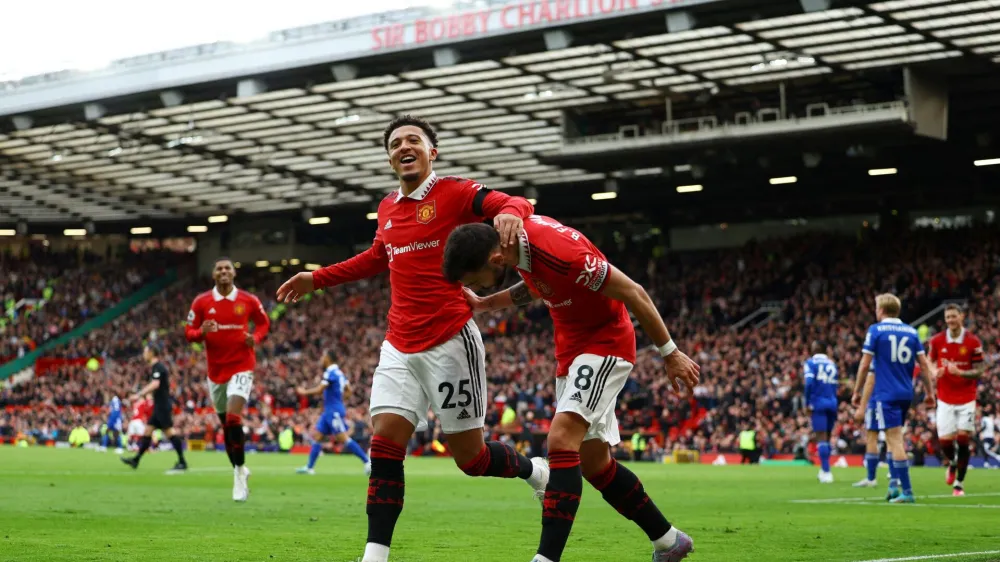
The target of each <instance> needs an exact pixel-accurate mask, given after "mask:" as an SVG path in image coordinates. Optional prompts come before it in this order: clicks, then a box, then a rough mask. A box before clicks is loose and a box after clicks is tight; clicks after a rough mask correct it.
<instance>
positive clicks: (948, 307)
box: [944, 302, 965, 314]
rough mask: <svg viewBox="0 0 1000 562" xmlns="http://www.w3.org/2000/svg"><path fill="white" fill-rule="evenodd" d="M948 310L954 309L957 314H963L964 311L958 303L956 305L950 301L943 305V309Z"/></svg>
mask: <svg viewBox="0 0 1000 562" xmlns="http://www.w3.org/2000/svg"><path fill="white" fill-rule="evenodd" d="M949 310H954V311H955V312H957V313H959V314H965V311H964V310H962V307H961V306H960V305H958V304H957V303H953V302H950V303H948V304H946V305H945V307H944V311H945V312H948V311H949Z"/></svg>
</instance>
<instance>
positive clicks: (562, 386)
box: [444, 215, 699, 562]
mask: <svg viewBox="0 0 1000 562" xmlns="http://www.w3.org/2000/svg"><path fill="white" fill-rule="evenodd" d="M507 267H513V268H515V270H516V271H517V273H519V274H520V276H521V277H522V279H523V281H522V282H521V283H518V284H516V285H514V286H513V287H511V288H510V289H507V290H505V291H501V292H499V293H495V294H493V295H490V296H488V297H485V298H479V297H477V296H476V295H475V293H473V292H472V291H476V290H479V289H484V288H492V287H496V286H497V285H499V284H500V283H501V282H502V281H503V279H504V273H505V270H506V268H507ZM444 274H445V277H446V278H447V279H448V280H449V281H460V282H461V283H462V284H464V285H465V286H466V287H468V288H469V289H470V290H467V292H466V298H468V299H469V302H470V304H472V306H473V308H474V309H475V310H477V311H490V310H499V309H503V308H507V307H510V306H520V305H525V304H528V303H530V302H531V301H533V300H535V299H536V298H541V299H543V301H544V302H545V304H546V305H547V306H548V307H549V309H550V313H551V316H552V322H553V325H554V329H555V354H556V360H557V362H558V367H557V369H558V370H557V372H556V373H555V375H556V395H557V407H556V415H555V417H554V418H553V419H552V425H551V428H550V429H549V436H548V451H549V469H550V471H551V472H550V476H549V484H548V486H546V488H545V501H544V502H543V507H542V536H541V540H540V543H539V546H538V554H537V555H536V556H535V558H534V559H533V562H557V561H558V560H559V559H560V557H561V556H562V554H563V550H564V549H565V547H566V540H567V539H568V538H569V534H570V529H571V528H572V526H573V519H574V517H575V516H576V511H577V508H578V507H579V506H580V495H581V493H582V491H583V478H586V479H587V481H588V482H590V484H591V485H592V486H593V487H594V488H595V489H597V490H598V491H600V492H601V495H603V496H604V499H605V501H607V502H608V503H609V504H611V506H612V507H614V508H615V509H616V510H617V511H618V512H619V513H621V514H622V515H624V516H625V517H626V518H628V519H629V520H631V521H633V522H635V523H636V524H637V525H638V526H639V527H640V528H641V529H642V530H643V531H644V532H645V533H646V536H648V537H649V540H651V541H652V542H653V549H654V550H653V560H654V562H668V561H675V560H681V559H682V558H684V557H686V556H687V555H688V553H690V552H691V551H693V550H694V545H693V543H692V541H691V538H690V537H688V536H687V535H686V534H684V533H683V532H681V531H679V530H677V528H675V527H673V526H671V525H670V523H669V522H667V520H666V518H664V516H663V514H662V513H660V510H659V509H658V508H657V507H656V505H655V504H654V503H653V502H652V500H650V498H649V496H648V495H646V492H645V490H644V488H643V486H642V482H640V481H639V479H638V478H637V477H636V476H635V474H633V473H632V471H630V470H629V469H628V468H626V467H624V466H622V465H619V464H618V463H617V461H615V460H614V458H613V457H612V456H611V451H610V446H611V445H617V444H618V443H619V442H620V441H621V438H620V437H619V435H618V420H617V418H616V417H615V403H616V400H617V397H618V394H619V393H620V392H621V390H622V388H624V386H625V383H626V381H627V380H628V376H629V373H631V372H632V367H633V365H634V363H635V331H634V329H633V328H632V321H631V319H630V318H629V310H631V311H632V312H633V313H634V314H635V316H636V318H638V320H639V323H640V324H641V325H642V328H643V330H645V331H646V333H647V334H648V335H649V337H650V338H651V339H652V340H653V342H654V343H655V344H656V346H657V347H658V348H659V350H660V354H661V355H662V356H663V357H664V362H665V367H666V374H667V378H668V379H670V382H671V383H672V384H673V386H674V388H675V389H676V390H677V391H680V390H681V384H680V383H681V382H683V383H684V385H686V386H687V388H688V390H693V389H694V387H695V385H697V384H698V371H699V367H698V365H696V364H695V363H694V362H693V361H692V360H691V359H690V358H689V357H688V356H687V355H685V354H684V353H683V352H681V351H680V350H678V349H677V345H676V344H675V343H674V342H673V341H672V340H671V339H670V334H669V333H668V332H667V327H666V326H665V325H664V323H663V319H662V318H660V313H659V312H657V310H656V307H655V305H654V304H653V301H652V300H651V299H650V298H649V295H647V294H646V291H645V290H644V289H643V288H642V287H641V286H639V285H638V284H636V283H635V282H634V281H632V280H631V279H629V277H628V276H626V275H625V274H624V273H622V272H621V271H619V270H618V269H617V268H615V267H614V266H613V265H611V264H609V263H608V261H607V259H606V258H605V257H604V255H603V254H602V253H601V252H600V250H598V249H597V248H596V247H595V246H594V245H593V244H591V243H590V241H589V240H587V239H586V238H584V236H583V235H582V234H580V233H579V232H577V231H575V230H573V229H570V228H567V227H565V226H563V225H561V224H559V223H558V222H556V221H555V220H553V219H550V218H547V217H541V216H537V215H536V216H532V217H530V218H529V219H528V220H527V222H525V224H524V231H523V233H522V234H521V235H520V237H519V239H518V243H517V244H516V245H509V246H507V247H502V246H501V244H500V236H499V235H498V234H497V233H496V231H495V230H493V229H492V228H490V227H488V226H486V225H484V224H468V225H465V226H461V227H459V228H457V229H455V231H454V232H453V233H452V234H451V236H449V237H448V244H447V246H446V247H445V255H444ZM612 558H615V557H612Z"/></svg>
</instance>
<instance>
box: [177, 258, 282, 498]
mask: <svg viewBox="0 0 1000 562" xmlns="http://www.w3.org/2000/svg"><path fill="white" fill-rule="evenodd" d="M212 278H213V279H215V287H214V288H213V289H212V290H211V291H206V292H204V293H202V294H200V295H198V296H197V297H196V298H195V299H194V302H193V303H191V310H190V312H188V317H187V329H186V330H185V336H187V340H188V341H190V342H205V355H206V357H207V359H208V389H209V391H210V393H211V395H212V403H213V405H214V406H215V413H216V414H218V416H219V421H220V422H222V425H223V428H224V429H223V431H224V435H225V440H226V453H227V454H228V455H229V462H230V463H232V465H233V500H234V501H238V502H244V501H246V500H247V496H249V495H250V486H249V485H248V483H247V479H248V478H249V477H250V469H249V468H247V467H246V466H245V465H244V454H243V440H244V435H243V408H244V406H246V403H247V398H248V397H249V396H250V389H251V388H253V371H254V368H255V367H256V366H257V354H256V351H255V348H256V346H257V344H259V343H260V342H261V340H263V339H264V337H266V336H267V330H268V328H270V326H271V320H270V319H269V318H268V317H267V313H265V312H264V306H263V305H262V304H261V303H260V300H258V299H257V297H255V296H253V295H251V294H250V293H248V292H246V291H241V290H239V289H237V288H236V286H235V285H233V280H234V279H235V278H236V269H235V268H234V267H233V262H232V260H230V259H229V258H219V259H217V260H215V269H214V271H213V272H212ZM251 322H252V323H253V325H254V330H253V333H251V332H250V327H249V324H250V323H251Z"/></svg>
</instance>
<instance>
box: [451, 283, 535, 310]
mask: <svg viewBox="0 0 1000 562" xmlns="http://www.w3.org/2000/svg"><path fill="white" fill-rule="evenodd" d="M470 293H471V291H469V290H468V289H466V299H467V300H469V304H471V305H472V307H473V309H475V310H479V311H485V312H492V311H495V310H503V309H505V308H510V307H512V306H524V305H526V304H530V303H531V302H532V301H534V300H535V298H536V297H535V295H533V294H532V293H531V289H529V288H528V286H527V285H526V284H525V283H524V281H521V282H520V283H518V284H516V285H514V286H513V287H511V288H509V289H507V290H505V291H500V292H499V293H493V294H492V295H490V296H488V297H477V296H475V293H471V294H470Z"/></svg>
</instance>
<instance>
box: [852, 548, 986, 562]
mask: <svg viewBox="0 0 1000 562" xmlns="http://www.w3.org/2000/svg"><path fill="white" fill-rule="evenodd" d="M986 554H1000V550H983V551H980V552H956V553H953V554H928V555H926V556H907V557H904V558H879V559H877V560H862V561H860V562H904V561H906V560H939V559H941V558H964V557H966V556H984V555H986Z"/></svg>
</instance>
